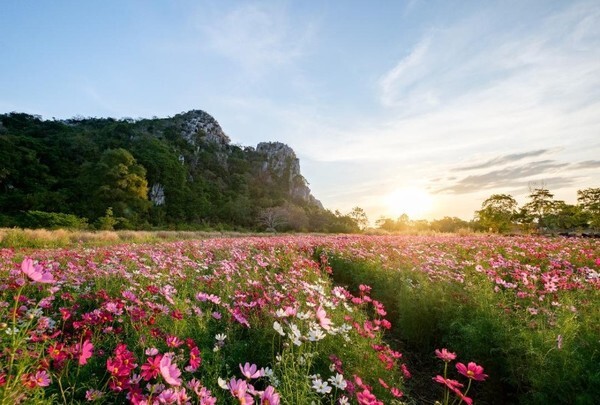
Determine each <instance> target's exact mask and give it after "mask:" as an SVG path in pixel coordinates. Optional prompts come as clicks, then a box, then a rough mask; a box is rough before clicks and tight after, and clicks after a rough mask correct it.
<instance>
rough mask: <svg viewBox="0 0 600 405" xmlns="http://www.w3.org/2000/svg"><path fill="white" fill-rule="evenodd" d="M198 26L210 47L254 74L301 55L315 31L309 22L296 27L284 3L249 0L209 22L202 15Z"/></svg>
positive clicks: (287, 62)
mask: <svg viewBox="0 0 600 405" xmlns="http://www.w3.org/2000/svg"><path fill="white" fill-rule="evenodd" d="M201 29H202V30H203V31H204V32H205V33H206V38H207V40H208V45H209V47H210V48H211V49H212V50H213V51H216V52H217V53H219V54H221V55H223V56H225V57H226V58H228V59H230V60H233V61H235V62H236V63H238V64H239V65H240V67H241V68H243V69H244V70H245V71H246V72H247V73H249V74H251V75H253V76H261V75H263V74H265V73H266V72H268V71H270V70H271V69H272V68H273V67H274V66H281V65H287V64H290V63H292V62H294V61H295V60H296V59H298V58H300V57H301V56H302V55H303V54H304V53H305V52H306V49H307V45H308V44H309V43H310V41H311V39H312V38H313V36H314V34H315V26H314V25H313V24H312V23H306V24H305V25H304V26H302V27H300V28H298V27H296V26H295V25H294V24H293V21H292V20H291V18H290V16H288V12H287V10H286V9H285V8H284V7H283V6H280V5H271V6H267V5H264V4H261V5H258V4H252V3H250V4H243V5H241V6H239V7H237V8H235V9H233V10H231V11H229V12H228V13H227V14H225V15H223V16H218V17H216V18H214V19H213V21H211V23H209V24H207V23H206V21H205V20H204V19H203V20H202V21H201Z"/></svg>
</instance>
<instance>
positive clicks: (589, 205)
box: [577, 188, 600, 230]
mask: <svg viewBox="0 0 600 405" xmlns="http://www.w3.org/2000/svg"><path fill="white" fill-rule="evenodd" d="M577 205H578V206H579V207H580V208H581V211H582V213H583V214H584V215H585V216H586V217H587V223H588V225H589V226H590V227H591V228H592V229H594V230H600V188H586V189H584V190H578V191H577Z"/></svg>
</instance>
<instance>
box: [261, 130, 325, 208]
mask: <svg viewBox="0 0 600 405" xmlns="http://www.w3.org/2000/svg"><path fill="white" fill-rule="evenodd" d="M256 152H258V153H260V154H262V155H264V157H265V161H264V163H263V165H262V167H261V170H262V172H263V173H266V174H270V175H274V176H276V177H277V178H278V179H282V180H284V181H286V182H287V184H288V185H289V189H288V192H289V195H290V197H292V198H293V199H295V200H300V201H302V202H303V203H306V204H311V205H316V206H318V207H319V208H323V205H322V204H321V202H320V201H319V200H317V199H316V198H315V197H314V196H313V195H312V194H311V191H310V188H308V182H307V181H306V179H305V178H304V176H302V174H301V172H300V160H299V159H298V157H297V156H296V153H295V152H294V150H293V149H292V148H290V147H289V146H288V145H286V144H284V143H281V142H261V143H259V144H258V145H257V146H256Z"/></svg>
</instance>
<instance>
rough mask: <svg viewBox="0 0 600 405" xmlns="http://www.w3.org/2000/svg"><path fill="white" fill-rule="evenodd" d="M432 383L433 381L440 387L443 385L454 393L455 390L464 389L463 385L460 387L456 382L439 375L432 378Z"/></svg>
mask: <svg viewBox="0 0 600 405" xmlns="http://www.w3.org/2000/svg"><path fill="white" fill-rule="evenodd" d="M433 381H435V382H436V383H440V384H442V385H445V386H446V387H448V388H449V389H451V390H452V391H455V390H457V389H459V388H462V387H464V385H462V384H461V383H459V382H458V381H456V380H451V379H449V378H444V377H442V376H441V375H436V376H435V378H433Z"/></svg>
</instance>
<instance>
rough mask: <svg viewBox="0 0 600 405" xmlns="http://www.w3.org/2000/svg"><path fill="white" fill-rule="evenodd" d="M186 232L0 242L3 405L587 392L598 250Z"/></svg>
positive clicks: (525, 396) (599, 312)
mask: <svg viewBox="0 0 600 405" xmlns="http://www.w3.org/2000/svg"><path fill="white" fill-rule="evenodd" d="M15 232H17V231H15ZM20 232H23V231H20ZM17 236H19V237H20V238H21V239H18V238H17ZM186 236H188V237H189V240H184V241H163V242H160V243H158V242H159V241H160V240H161V239H162V240H165V238H166V237H160V236H157V235H152V234H148V235H146V239H144V238H142V237H141V236H136V237H135V238H134V237H133V236H132V237H130V239H129V240H134V241H136V242H138V243H135V244H132V243H126V244H124V243H119V242H121V241H122V239H120V236H119V237H118V238H107V237H106V238H104V239H101V242H99V241H98V240H92V242H91V243H87V244H86V241H84V240H82V239H81V236H79V237H78V238H79V239H78V238H72V239H71V238H67V239H64V240H63V241H62V242H61V243H58V244H57V243H53V242H52V238H50V237H48V238H47V239H48V241H49V242H47V243H46V244H42V245H37V244H31V243H29V242H24V241H28V240H31V238H30V239H26V238H25V237H24V236H23V234H17V233H15V234H14V235H12V236H10V235H9V237H13V238H16V239H14V240H21V242H20V243H15V245H13V247H10V246H11V245H10V243H8V244H7V243H6V242H2V246H5V247H6V246H8V247H7V248H4V249H0V276H1V277H2V280H3V281H2V285H1V286H0V398H1V403H2V404H13V403H20V402H21V403H80V402H96V403H135V404H154V403H157V404H158V403H184V404H185V403H192V404H214V403H230V404H251V403H256V404H270V405H275V404H278V403H281V404H310V403H313V402H314V403H323V404H334V403H335V404H344V403H359V404H377V403H384V404H394V403H396V404H401V403H405V404H417V403H434V401H436V400H437V401H440V403H443V404H451V403H455V404H459V403H467V404H469V403H473V401H474V402H475V403H478V404H485V403H490V404H493V403H527V404H538V403H539V404H546V403H565V404H576V403H579V404H593V403H596V400H597V398H600V292H599V291H600V277H599V269H600V243H599V242H598V241H589V240H577V239H549V238H532V237H528V238H525V237H512V238H508V237H493V236H487V235H483V236H474V235H470V236H435V235H433V236H273V237H267V238H265V237H263V238H261V237H236V238H217V237H214V236H215V235H210V236H213V237H212V238H206V239H203V240H194V239H192V235H185V236H183V237H186ZM197 236H198V235H196V237H197ZM5 238H6V234H4V235H3V237H2V241H6V239H5ZM170 238H177V236H176V235H169V237H168V238H166V240H171V239H170ZM38 239H39V238H38ZM75 239H77V242H75V243H74V244H73V242H74V240H75ZM105 239H106V240H105ZM108 239H110V240H108ZM141 242H151V243H141ZM69 244H71V246H70V245H69ZM100 245H107V246H100ZM14 246H24V247H14ZM27 246H29V247H27ZM42 246H46V247H52V248H45V249H41V248H39V247H42ZM65 246H69V247H65ZM482 367H483V368H482Z"/></svg>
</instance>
